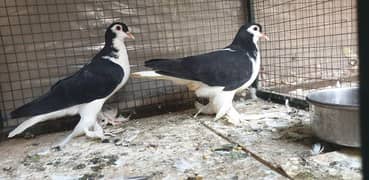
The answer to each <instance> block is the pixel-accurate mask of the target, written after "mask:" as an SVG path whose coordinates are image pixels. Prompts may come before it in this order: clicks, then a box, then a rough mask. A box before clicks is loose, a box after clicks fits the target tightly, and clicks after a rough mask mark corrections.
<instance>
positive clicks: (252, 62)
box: [132, 23, 269, 124]
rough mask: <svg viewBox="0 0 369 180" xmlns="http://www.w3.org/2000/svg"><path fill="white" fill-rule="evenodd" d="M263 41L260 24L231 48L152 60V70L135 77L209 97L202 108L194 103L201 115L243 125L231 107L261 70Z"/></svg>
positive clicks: (242, 30)
mask: <svg viewBox="0 0 369 180" xmlns="http://www.w3.org/2000/svg"><path fill="white" fill-rule="evenodd" d="M260 38H263V39H266V40H269V38H268V37H267V36H266V35H265V34H264V33H262V27H261V25H260V24H257V23H248V24H245V25H243V26H241V28H240V29H239V31H238V33H237V35H236V37H235V38H234V40H233V41H232V43H231V44H230V45H229V46H226V47H225V48H223V49H219V50H216V51H213V52H209V53H205V54H200V55H195V56H188V57H183V58H177V59H152V60H148V61H145V66H146V67H148V68H151V69H152V71H140V72H135V73H133V74H132V77H147V78H153V79H165V80H172V81H174V82H175V83H177V84H184V85H187V86H188V88H189V89H190V90H193V91H195V95H196V96H197V97H201V98H207V99H208V100H209V103H208V104H206V105H203V104H201V103H199V102H197V101H196V102H195V107H196V109H197V110H198V113H196V115H195V116H197V114H199V113H204V114H216V115H215V118H214V119H215V120H218V119H220V118H222V117H226V118H227V119H228V120H229V122H231V123H233V124H239V123H240V117H241V116H240V115H239V113H238V112H237V111H236V110H235V108H234V107H233V105H232V101H233V98H234V96H235V94H236V93H237V92H240V91H242V90H245V89H246V88H248V87H249V86H250V85H251V84H252V83H253V82H254V81H255V79H256V77H257V75H258V73H259V70H260V51H259V48H258V45H257V42H258V40H259V39H260Z"/></svg>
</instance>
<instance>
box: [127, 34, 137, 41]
mask: <svg viewBox="0 0 369 180" xmlns="http://www.w3.org/2000/svg"><path fill="white" fill-rule="evenodd" d="M126 34H127V36H128V38H129V39H133V40H134V39H135V37H134V36H133V35H132V33H131V32H127V33H126Z"/></svg>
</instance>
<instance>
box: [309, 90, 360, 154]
mask: <svg viewBox="0 0 369 180" xmlns="http://www.w3.org/2000/svg"><path fill="white" fill-rule="evenodd" d="M306 100H307V101H308V102H309V104H310V118H311V120H312V129H313V132H314V133H315V135H316V136H318V137H319V138H321V139H323V140H326V141H328V142H332V143H336V144H340V145H344V146H351V147H360V121H359V88H335V89H327V90H320V91H316V92H313V93H310V94H309V95H308V96H307V97H306Z"/></svg>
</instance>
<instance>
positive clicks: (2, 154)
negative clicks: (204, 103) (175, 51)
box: [0, 100, 361, 180]
mask: <svg viewBox="0 0 369 180" xmlns="http://www.w3.org/2000/svg"><path fill="white" fill-rule="evenodd" d="M235 107H236V109H238V110H239V111H240V112H241V113H242V117H243V119H244V121H243V122H242V124H241V125H240V126H234V125H231V124H229V123H227V122H226V120H220V121H217V122H214V121H213V120H212V119H211V117H210V116H203V115H201V116H199V117H198V118H197V119H194V118H192V115H193V114H194V113H195V110H188V111H184V112H177V113H170V114H165V115H160V116H154V117H150V118H144V119H137V120H131V121H128V122H125V123H123V124H122V125H118V126H114V127H112V126H110V127H107V128H106V129H105V131H106V132H112V133H113V134H115V135H116V136H115V137H110V138H109V142H105V143H102V142H100V141H97V140H91V139H87V138H86V137H78V138H75V139H73V140H72V141H71V142H70V143H69V144H68V145H67V146H66V147H65V148H64V149H62V150H61V151H56V150H51V149H50V147H51V146H52V145H53V144H55V143H57V142H58V141H60V140H62V139H63V138H64V137H65V136H66V135H67V134H68V133H69V132H63V133H53V134H45V135H41V136H37V137H35V138H33V139H22V138H17V139H11V140H8V141H5V142H1V143H0V179H55V180H61V179H63V180H64V179H167V180H170V179H197V180H200V179H286V178H285V177H283V176H281V175H280V174H278V173H276V172H275V171H273V170H271V169H270V168H269V167H267V166H265V165H264V164H262V163H260V162H259V161H257V160H256V159H255V158H254V157H252V156H251V155H250V154H248V153H245V152H244V151H242V150H241V149H240V148H239V147H236V146H235V145H234V144H231V143H230V142H229V141H227V140H225V139H223V138H221V137H220V136H219V135H217V134H215V133H214V132H212V131H211V130H209V129H208V128H207V127H205V126H204V124H205V125H207V126H208V127H210V128H211V129H213V130H215V131H217V132H219V133H221V134H222V135H224V136H226V137H227V138H229V139H231V140H232V141H235V142H237V143H238V144H241V145H242V146H244V147H246V148H247V149H248V150H250V151H252V152H253V153H255V154H256V155H258V156H259V157H261V158H262V159H264V160H266V161H268V162H269V163H271V164H272V165H273V166H275V167H279V168H280V169H283V170H284V171H285V172H286V173H287V174H288V175H289V176H291V177H292V178H294V179H361V174H360V171H361V165H360V154H359V150H358V149H354V148H344V147H339V146H333V145H330V144H326V143H323V142H319V140H317V139H315V138H313V137H312V135H311V132H310V128H309V117H308V113H307V112H306V111H303V110H297V109H294V108H289V107H286V106H283V105H278V104H273V103H269V102H266V101H262V100H240V101H238V102H236V103H235ZM317 143H321V144H322V146H324V151H323V152H322V153H312V152H311V150H312V146H313V145H314V144H317Z"/></svg>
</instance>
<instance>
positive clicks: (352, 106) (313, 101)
mask: <svg viewBox="0 0 369 180" xmlns="http://www.w3.org/2000/svg"><path fill="white" fill-rule="evenodd" d="M342 89H346V90H347V89H357V90H359V87H347V88H329V89H322V90H318V91H314V92H311V93H309V94H308V95H307V96H306V98H305V99H306V101H307V102H309V103H311V104H313V105H320V106H325V107H329V108H345V109H358V108H359V106H360V105H359V104H357V105H348V104H336V103H327V102H320V101H316V100H314V99H311V96H312V95H314V94H316V93H322V92H328V91H334V90H342Z"/></svg>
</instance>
